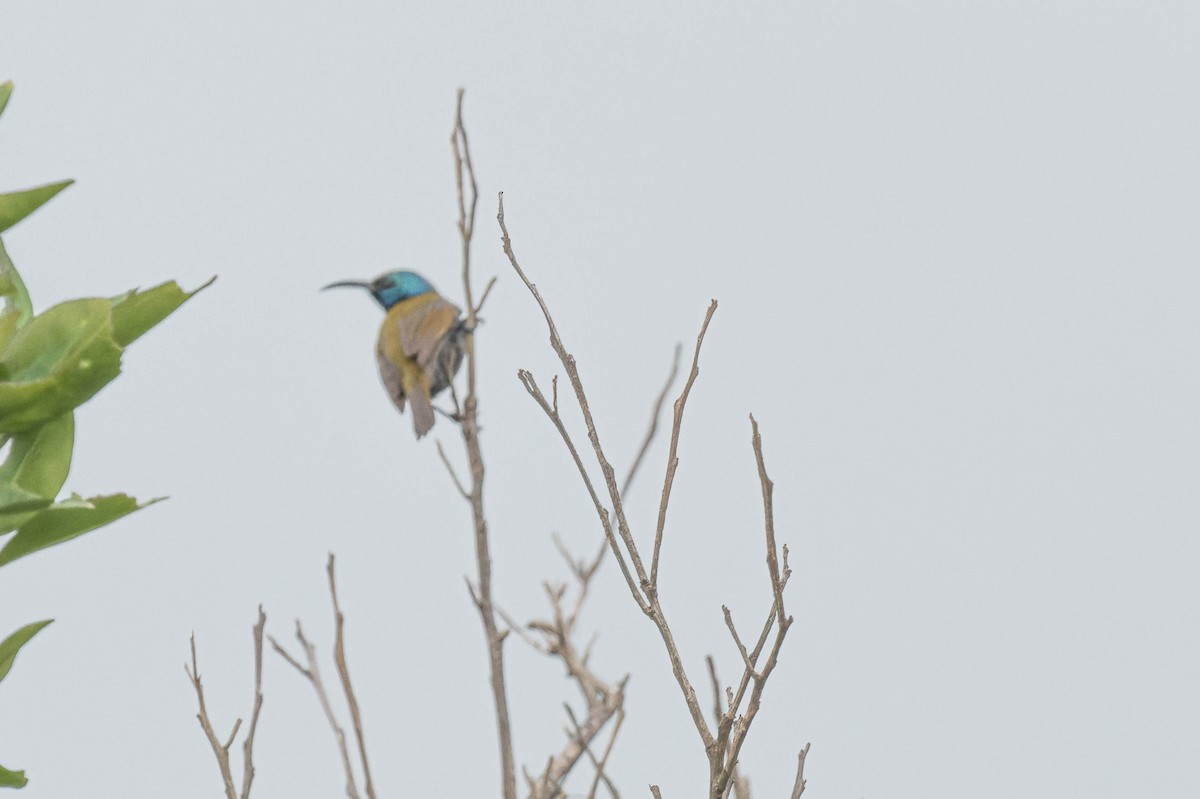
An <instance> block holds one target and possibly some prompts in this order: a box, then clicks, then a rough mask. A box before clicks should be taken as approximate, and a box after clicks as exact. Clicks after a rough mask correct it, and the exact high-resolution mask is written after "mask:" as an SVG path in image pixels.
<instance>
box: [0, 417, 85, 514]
mask: <svg viewBox="0 0 1200 799" xmlns="http://www.w3.org/2000/svg"><path fill="white" fill-rule="evenodd" d="M74 443H75V416H74V414H72V413H64V414H63V415H62V416H60V417H58V418H57V419H53V420H51V421H49V422H47V423H46V424H44V425H41V426H40V427H35V428H32V429H31V430H27V431H25V432H23V433H17V434H16V435H14V436H13V437H12V446H11V447H10V448H9V451H8V459H7V460H5V461H4V464H3V465H2V466H0V535H3V534H4V533H8V532H11V531H13V530H15V529H17V528H18V527H20V526H21V524H23V523H24V522H25V520H26V519H27V518H28V517H29V516H30V513H29V512H30V511H35V510H41V509H42V508H44V507H46V506H48V505H49V504H50V503H52V502H53V501H54V498H55V497H56V496H58V492H59V489H61V488H62V486H63V483H65V482H66V480H67V473H68V472H69V471H70V470H71V449H72V447H73V445H74Z"/></svg>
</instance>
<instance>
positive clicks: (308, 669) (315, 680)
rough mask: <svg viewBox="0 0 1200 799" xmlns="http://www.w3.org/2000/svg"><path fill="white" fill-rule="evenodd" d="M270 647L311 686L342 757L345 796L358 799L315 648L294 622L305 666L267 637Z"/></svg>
mask: <svg viewBox="0 0 1200 799" xmlns="http://www.w3.org/2000/svg"><path fill="white" fill-rule="evenodd" d="M269 639H270V641H271V646H272V648H274V650H275V651H276V652H278V653H279V655H280V656H281V657H282V658H283V659H284V660H286V661H287V662H288V663H290V664H291V666H292V668H294V669H295V670H296V671H298V672H300V674H301V675H302V676H303V677H304V678H305V679H306V680H308V682H309V684H310V685H312V687H313V690H314V691H316V693H317V701H318V702H320V704H321V710H323V711H325V720H326V721H328V722H329V727H330V729H332V730H333V737H334V738H335V739H337V746H338V754H340V755H341V757H342V770H343V771H344V772H345V774H346V796H347V797H349V799H358V780H357V778H355V776H354V767H353V765H351V762H350V749H349V747H347V745H346V732H345V730H343V729H342V725H341V724H339V723H338V720H337V716H335V715H334V713H333V706H332V705H330V703H329V694H328V693H327V692H326V691H325V683H324V682H322V681H321V670H320V668H319V667H318V666H317V648H316V647H315V646H313V644H312V642H310V641H309V640H308V638H307V637H305V635H304V628H303V627H301V626H300V622H299V621H297V622H296V640H297V641H299V642H300V648H301V649H303V650H304V659H305V660H306V661H307V662H308V665H307V666H304V665H301V663H300V661H298V660H297V659H296V658H294V657H292V655H291V654H290V653H289V652H288V651H287V650H286V649H284V648H283V647H282V646H281V645H280V644H279V642H278V641H276V640H275V638H274V636H270V637H269Z"/></svg>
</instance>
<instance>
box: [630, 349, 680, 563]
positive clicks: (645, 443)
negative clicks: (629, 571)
mask: <svg viewBox="0 0 1200 799" xmlns="http://www.w3.org/2000/svg"><path fill="white" fill-rule="evenodd" d="M682 353H683V346H682V345H680V344H676V345H675V355H674V357H673V358H672V359H671V373H670V374H668V375H667V382H666V383H664V384H663V387H662V391H660V392H659V393H658V399H656V400H655V401H654V410H652V411H651V412H650V427H649V429H648V430H646V435H645V436H643V437H642V445H641V447H639V448H638V452H637V455H636V456H635V457H634V459H633V463H632V464H631V465H630V466H629V471H628V472H626V473H625V479H624V480H623V481H622V482H621V497H622V498H626V497H628V496H629V486H630V485H631V484H632V483H633V478H634V476H635V475H637V471H638V467H639V466H641V465H642V459H643V458H645V457H646V451H647V450H648V449H650V442H651V441H653V440H654V436H655V434H656V433H657V432H658V417H659V416H660V415H661V414H662V406H663V403H664V402H666V401H667V392H669V391H670V390H671V386H673V385H675V377H676V375H678V374H679V356H680V355H681V354H682ZM656 571H657V570H655V569H654V568H651V570H650V574H651V577H650V579H651V580H653V579H654V574H655V573H656Z"/></svg>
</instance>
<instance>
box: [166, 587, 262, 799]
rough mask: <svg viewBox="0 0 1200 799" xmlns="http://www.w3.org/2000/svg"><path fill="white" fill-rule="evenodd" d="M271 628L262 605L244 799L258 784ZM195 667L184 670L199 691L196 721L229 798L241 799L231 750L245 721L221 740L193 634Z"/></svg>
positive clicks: (256, 640) (245, 749)
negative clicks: (257, 739)
mask: <svg viewBox="0 0 1200 799" xmlns="http://www.w3.org/2000/svg"><path fill="white" fill-rule="evenodd" d="M266 626H267V616H266V614H265V613H263V609H262V605H259V606H258V621H257V622H255V624H254V629H253V634H254V708H253V710H252V711H251V713H250V726H249V728H248V729H247V731H246V739H245V740H244V741H243V742H242V762H243V765H242V793H241V799H250V784H251V783H252V782H253V781H254V733H255V732H256V731H257V729H258V714H259V713H260V712H261V711H262V705H263V692H262V652H263V630H264V629H265V628H266ZM191 644H192V665H191V667H190V668H189V667H188V665H187V663H186V662H185V663H184V664H183V670H184V672H186V673H187V676H188V679H189V680H191V682H192V687H193V688H195V689H196V699H197V701H198V703H199V705H200V712H199V713H198V714H197V715H196V718H197V719H198V720H199V721H200V728H201V729H202V730H203V731H204V736H205V737H206V738H208V743H209V745H210V746H212V750H213V755H215V756H216V759H217V768H218V769H219V770H220V772H221V781H222V782H223V783H224V784H225V795H226V797H228V798H229V799H238V794H237V792H236V790H235V789H234V784H233V769H232V767H231V766H230V765H229V750H230V749H231V748H232V747H233V742H234V739H236V738H237V734H238V731H239V730H240V729H241V728H242V720H241V719H240V718H239V719H237V721H235V722H234V723H233V729H232V730H231V731H230V732H229V737H228V738H226V739H225V743H223V744H222V743H221V742H220V741H219V740H217V734H216V732H215V731H214V730H213V726H212V722H211V721H210V720H209V718H208V708H207V707H205V704H204V687H203V686H202V685H201V684H200V668H199V666H198V665H197V662H196V635H195V633H193V634H192V639H191Z"/></svg>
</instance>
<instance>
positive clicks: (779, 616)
mask: <svg viewBox="0 0 1200 799" xmlns="http://www.w3.org/2000/svg"><path fill="white" fill-rule="evenodd" d="M750 425H751V430H752V434H751V439H750V441H751V446H752V448H753V450H754V458H755V462H756V463H757V465H758V477H759V482H760V483H761V484H762V495H763V514H764V523H763V527H764V530H765V539H766V541H765V543H766V548H767V571H768V572H769V574H770V578H771V589H772V593H773V595H774V602H773V603H772V607H771V612H770V614H769V615H768V619H767V626H766V628H764V630H763V635H762V637H761V638H760V640H759V643H758V645H757V646H756V647H755V650H754V652H753V653H749V654H745V655H744V659H745V670H744V672H743V674H742V687H741V688H739V692H738V698H737V701H738V704H739V705H740V702H741V696H742V692H743V690H744V688H745V686H746V685H747V684H749V685H751V687H750V694H749V697H748V698H747V700H746V712H745V714H743V715H742V716H741V717H739V718H738V719H737V721H736V722H735V723H733V725H732V726H731V727H730V729H729V737H728V741H727V742H726V741H721V742H720V744H719V747H718V748H719V749H721V750H722V751H723V753H724V757H723V761H724V763H723V766H722V767H721V768H720V769H719V770H718V771H717V777H716V779H715V780H714V784H713V786H712V793H711V796H712V799H719V797H721V796H723V795H724V793H725V791H726V790H727V789H728V787H729V783H730V780H732V779H733V775H734V771H735V769H736V768H737V761H738V756H739V754H740V753H741V749H742V745H743V744H744V743H745V741H746V735H747V733H748V732H749V730H750V724H751V723H752V722H753V721H754V717H755V716H756V715H757V714H758V709H759V705H760V702H761V700H762V693H763V689H764V688H765V687H766V684H767V679H768V678H769V677H770V676H771V672H772V671H774V669H775V665H776V663H778V661H779V651H780V649H781V648H782V647H783V640H784V638H785V637H786V636H787V631H788V629H789V628H790V627H791V626H792V617H791V616H784V615H783V589H784V587H785V586H786V585H787V581H788V578H789V577H791V569H789V568H788V566H787V548H786V547H785V548H784V565H783V569H782V570H780V568H779V561H778V555H777V552H776V548H775V508H774V503H773V501H772V493H773V488H774V484H773V483H772V482H771V478H770V477H769V476H768V475H767V469H766V466H765V465H764V460H763V453H762V437H761V436H760V435H759V430H758V422H757V421H755V419H754V417H753V416H751V417H750ZM772 623H773V624H774V630H775V638H774V641H773V642H772V644H771V649H770V651H769V652H768V653H767V659H766V661H765V662H764V663H763V666H762V668H761V669H759V670H758V671H755V668H756V667H757V664H758V657H759V655H760V654H761V651H762V646H763V645H764V644H765V641H766V637H767V635H768V633H769V631H770V629H771V627H772ZM730 630H731V632H732V624H731V626H730ZM734 640H735V641H738V647H739V650H743V651H744V647H742V645H741V642H740V640H738V639H737V638H736V635H735V639H734ZM736 707H737V706H736V705H735V706H734V707H733V708H731V709H730V711H728V712H729V713H734V712H736Z"/></svg>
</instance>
